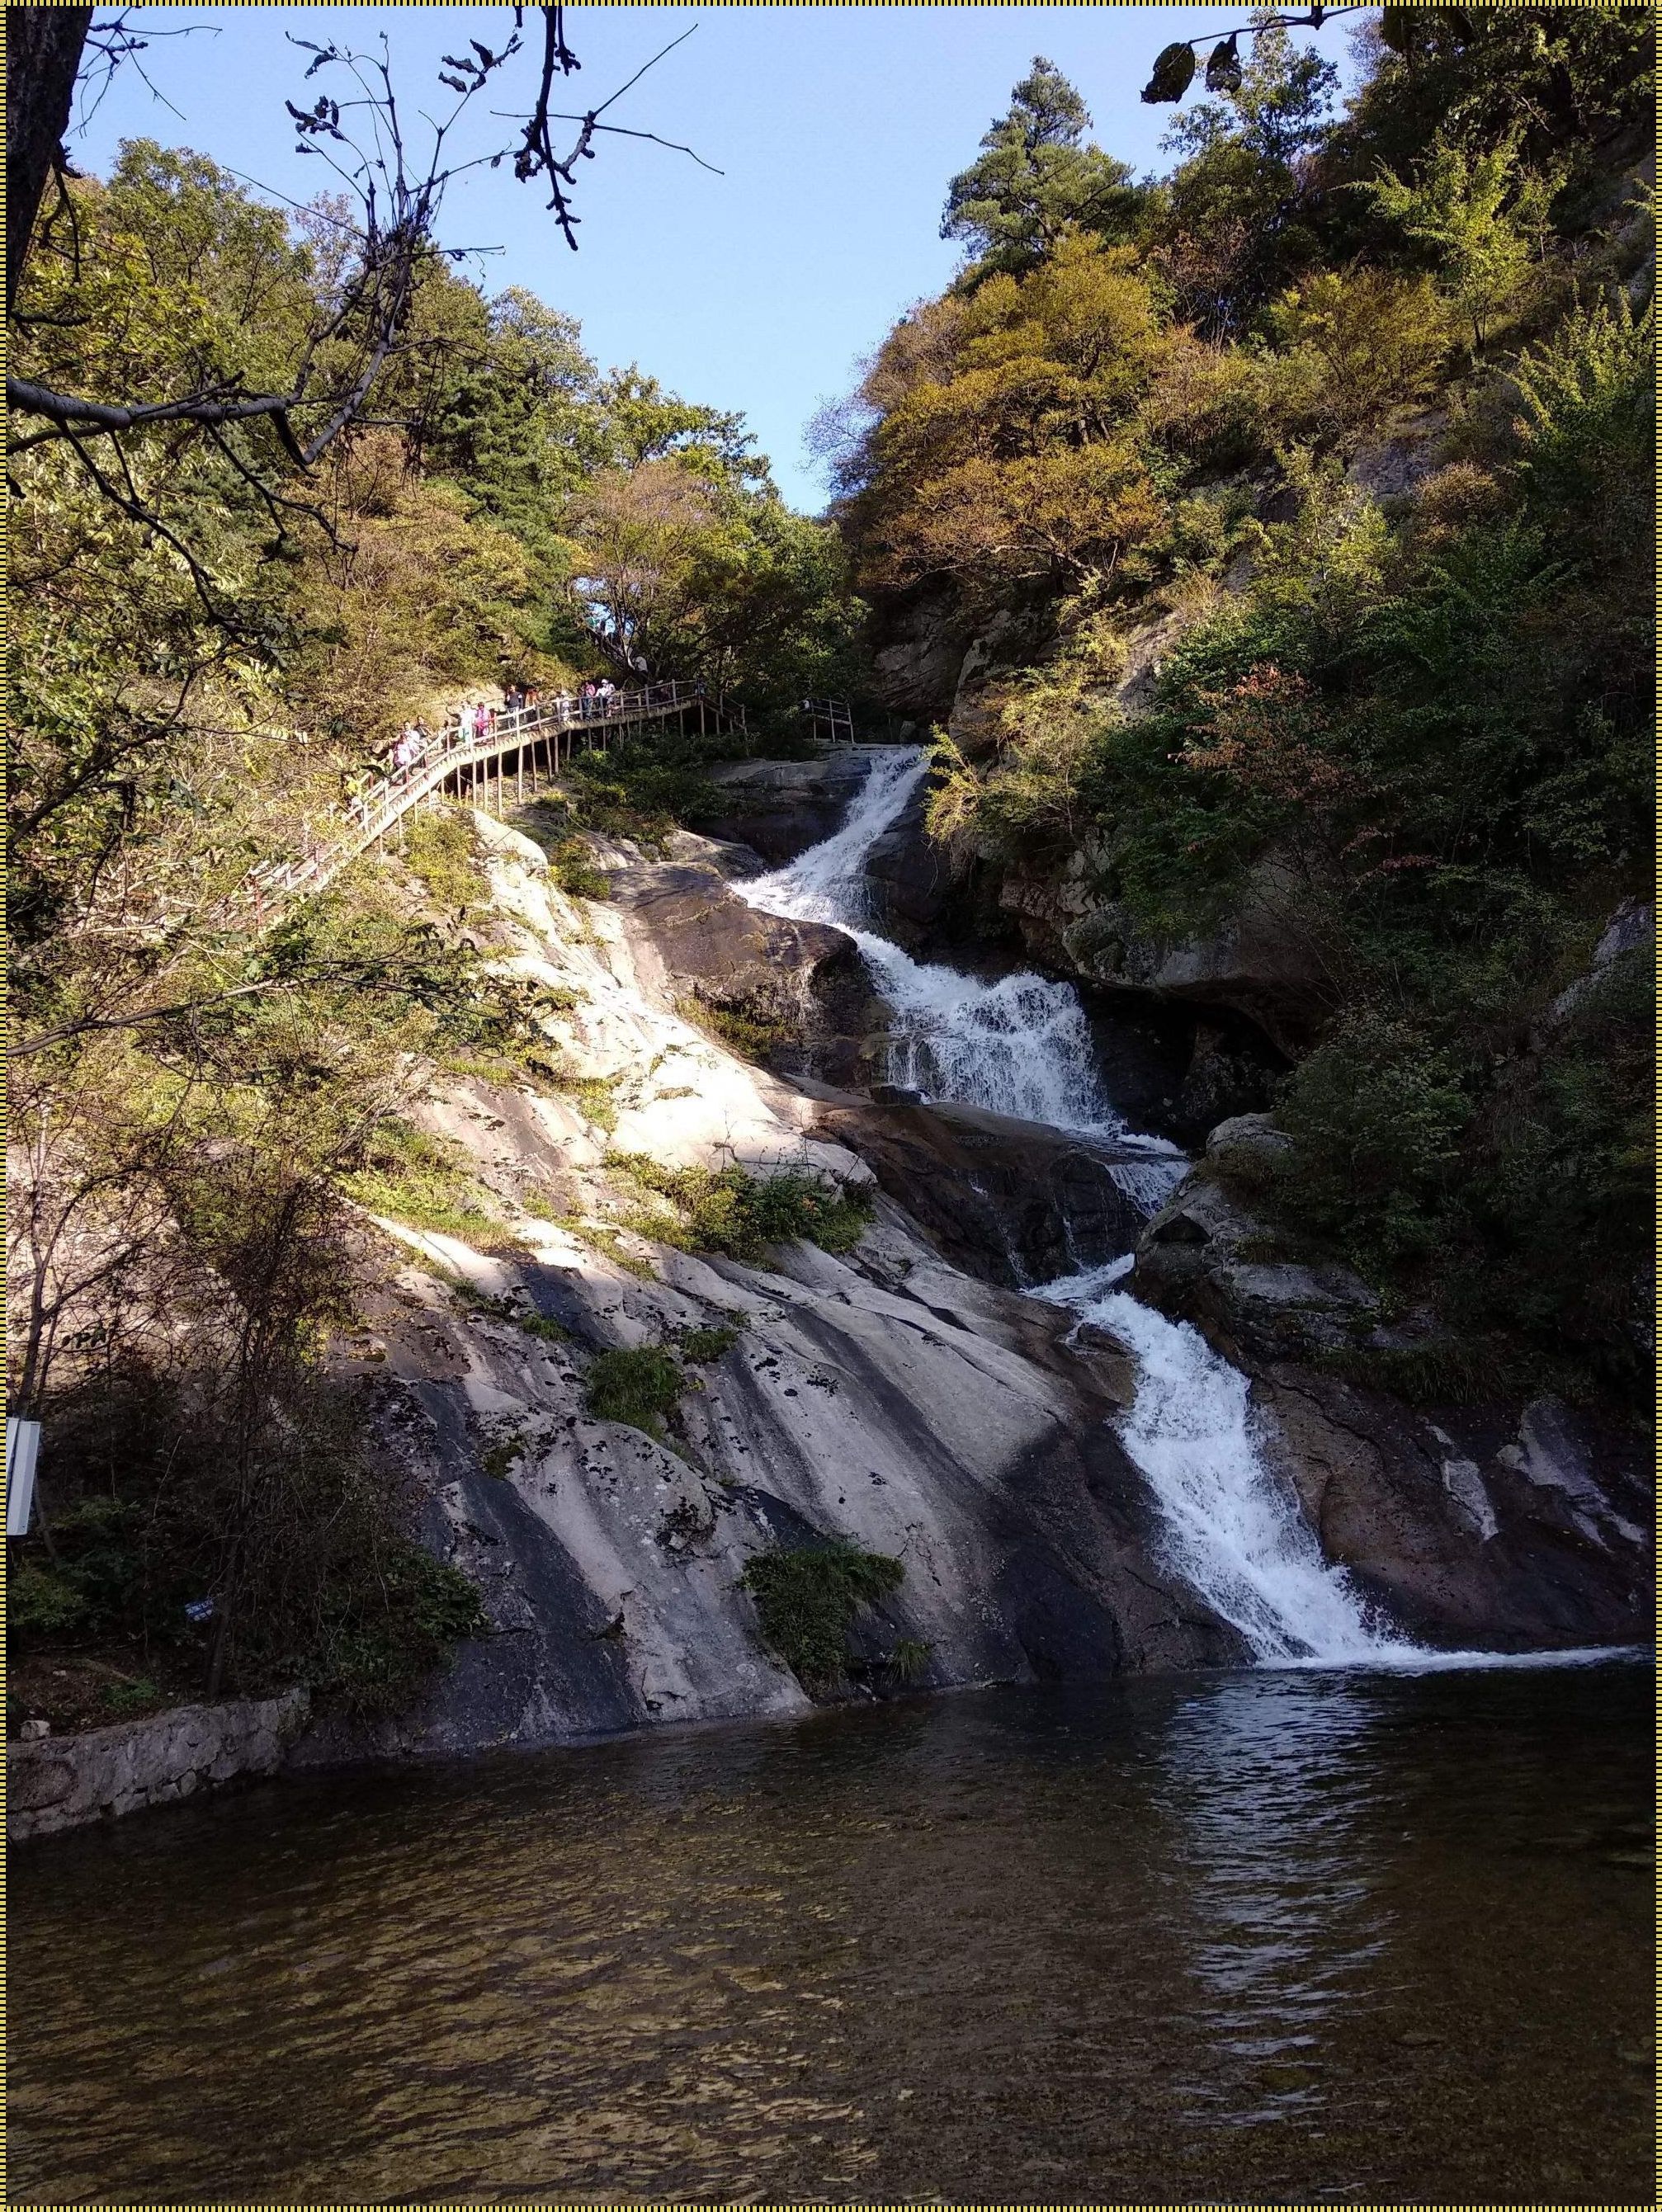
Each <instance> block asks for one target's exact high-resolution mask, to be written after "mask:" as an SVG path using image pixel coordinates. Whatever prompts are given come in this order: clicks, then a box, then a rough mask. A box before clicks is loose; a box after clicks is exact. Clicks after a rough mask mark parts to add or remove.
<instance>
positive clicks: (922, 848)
mask: <svg viewBox="0 0 1662 2212" xmlns="http://www.w3.org/2000/svg"><path fill="white" fill-rule="evenodd" d="M927 809H928V786H927V784H920V785H919V787H918V788H917V789H916V791H915V792H914V793H912V795H911V797H910V799H908V800H907V802H906V805H905V806H904V808H903V809H902V811H901V812H900V813H899V814H898V815H897V816H896V817H895V819H894V821H893V823H892V824H891V826H890V827H889V828H888V829H886V830H885V831H884V832H883V835H882V836H880V837H879V838H877V839H876V840H875V841H874V843H873V845H872V848H871V850H870V852H869V853H868V854H867V856H866V881H867V884H868V888H869V890H870V895H871V904H872V916H873V920H874V924H875V926H876V927H877V928H879V929H880V931H881V932H882V933H883V934H884V935H885V936H886V937H891V938H892V939H894V941H895V943H896V944H897V945H904V946H906V947H907V949H908V950H909V951H917V950H918V949H919V948H920V947H921V946H922V945H923V944H924V942H925V941H926V939H928V937H929V935H930V933H931V932H932V931H934V929H935V927H936V926H937V925H938V924H939V922H940V921H941V917H942V915H944V914H946V912H947V908H949V907H950V906H952V905H953V903H954V889H955V887H954V884H953V875H952V871H951V869H950V868H949V867H948V866H947V858H946V855H945V854H944V853H942V852H941V848H939V847H938V846H936V845H934V844H932V843H931V842H930V841H929V836H928V831H927V829H925V827H924V816H925V813H926V811H927Z"/></svg>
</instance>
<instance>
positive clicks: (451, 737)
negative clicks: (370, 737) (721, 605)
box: [247, 684, 745, 928]
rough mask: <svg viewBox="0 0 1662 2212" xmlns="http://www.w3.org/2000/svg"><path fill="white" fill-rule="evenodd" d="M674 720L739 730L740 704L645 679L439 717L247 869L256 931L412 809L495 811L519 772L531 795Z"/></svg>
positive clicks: (518, 782)
mask: <svg viewBox="0 0 1662 2212" xmlns="http://www.w3.org/2000/svg"><path fill="white" fill-rule="evenodd" d="M672 724H673V725H674V726H677V727H678V728H679V729H682V730H685V731H688V732H691V730H693V729H694V728H696V729H697V730H698V731H699V732H700V733H701V734H702V733H703V732H705V731H709V730H722V729H727V730H732V729H738V730H740V731H742V730H743V729H744V726H745V723H744V715H743V712H742V710H740V711H738V712H736V713H735V712H734V710H732V709H730V708H721V707H719V706H718V705H717V704H716V702H715V701H714V700H713V699H711V698H709V697H708V696H707V695H706V694H705V692H704V690H703V687H702V685H698V684H651V685H648V688H647V689H646V690H642V691H619V692H617V693H615V694H614V695H613V696H612V698H611V699H609V700H607V701H606V702H605V705H604V708H602V707H601V706H600V704H599V702H592V701H591V702H589V707H588V711H587V712H585V711H584V708H583V705H582V702H580V701H578V700H575V699H571V698H566V697H563V698H558V699H550V700H545V701H542V702H539V704H538V705H537V706H534V707H519V708H498V709H496V710H495V711H494V712H493V713H492V714H491V716H490V722H489V725H488V726H487V727H486V730H485V732H484V735H483V736H477V735H476V734H475V732H474V729H473V721H472V709H471V708H460V710H457V711H456V712H454V713H453V714H451V715H449V716H448V717H447V719H446V721H445V725H444V727H443V728H442V729H441V731H440V732H438V734H437V736H436V737H434V738H430V739H429V742H428V745H427V749H426V750H425V752H424V753H423V755H422V756H421V757H420V758H418V759H417V760H416V761H414V762H412V763H411V764H410V766H409V767H407V768H405V769H393V770H392V771H391V772H389V773H388V774H387V775H384V776H382V777H381V779H380V781H379V782H377V783H376V784H374V786H373V787H371V788H370V789H369V790H368V791H367V792H365V793H362V795H361V796H360V797H358V798H356V799H353V800H352V801H351V803H350V805H344V806H338V807H335V808H333V809H332V811H331V812H330V813H329V814H328V815H327V816H326V817H325V819H324V821H323V822H322V823H320V826H319V829H318V830H317V832H316V833H315V834H314V835H308V836H307V843H306V846H305V848H304V850H303V851H301V852H300V853H297V854H295V855H294V856H293V857H292V858H291V859H289V860H270V861H266V862H264V863H262V864H261V865H260V866H259V867H257V868H254V869H252V870H251V871H250V872H249V875H248V879H247V897H248V899H249V900H250V901H251V902H252V904H253V909H254V921H255V925H256V927H262V928H263V927H265V925H266V924H267V923H268V922H271V921H275V920H276V919H277V915H278V914H279V913H280V912H281V911H282V909H283V908H284V907H285V906H287V905H288V904H289V902H290V901H291V900H293V899H295V898H299V897H302V896H312V895H314V893H316V892H318V891H320V890H323V889H324V888H325V887H326V885H327V884H329V883H330V882H331V881H332V878H334V877H336V876H338V874H339V873H340V872H341V870H342V869H343V868H344V867H345V866H347V865H348V864H349V863H350V861H352V860H356V858H357V856H358V854H360V853H362V852H367V851H368V848H369V847H370V846H371V845H376V844H379V843H380V842H381V840H382V839H383V838H384V837H385V836H386V835H387V831H388V830H389V829H394V828H395V827H396V826H397V825H398V823H399V822H401V821H402V820H403V819H404V817H405V815H406V814H409V813H411V811H414V809H416V808H417V807H420V806H432V805H436V804H437V803H438V802H439V801H440V799H442V798H447V797H453V798H456V799H461V800H462V801H463V802H464V803H465V804H466V805H470V806H484V807H488V808H490V809H491V811H494V812H496V813H501V812H502V809H503V806H504V805H505V803H506V799H507V795H508V792H509V791H510V790H511V791H512V792H513V793H514V800H515V803H516V804H517V803H520V802H522V801H523V800H524V798H525V795H526V786H527V778H528V779H529V781H530V787H531V789H532V790H533V792H534V791H535V790H536V788H537V786H538V784H539V782H540V781H544V780H545V779H546V778H548V777H550V776H554V775H558V774H559V772H560V769H562V767H563V766H564V765H565V763H567V762H569V760H570V758H571V757H572V755H573V754H574V753H577V752H590V751H594V750H604V749H605V748H606V746H607V745H609V744H612V743H613V742H614V741H615V740H618V739H620V738H627V737H629V736H630V735H632V734H633V733H634V732H636V731H639V730H646V729H663V728H666V727H667V726H670V725H672Z"/></svg>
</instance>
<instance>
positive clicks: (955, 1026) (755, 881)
mask: <svg viewBox="0 0 1662 2212" xmlns="http://www.w3.org/2000/svg"><path fill="white" fill-rule="evenodd" d="M926 766H927V761H926V758H925V756H924V755H923V754H922V752H918V751H915V750H899V749H896V750H893V751H892V752H885V753H883V754H880V755H879V756H878V757H876V758H875V760H874V765H873V768H872V771H871V774H870V775H869V776H868V779H867V781H866V782H865V783H864V784H863V785H862V787H861V790H860V792H859V793H858V794H857V795H856V797H855V800H854V802H853V804H852V805H851V806H850V807H849V814H848V818H847V820H846V821H845V822H844V823H843V825H842V827H841V828H840V829H838V830H837V833H836V835H835V836H831V837H828V838H826V839H825V842H823V843H822V844H819V845H816V846H814V847H813V849H812V850H811V851H809V852H807V853H804V854H802V855H801V858H800V859H798V860H794V861H793V862H792V863H791V865H790V866H788V867H785V868H779V869H776V871H775V872H773V873H772V874H771V875H766V876H759V877H755V878H752V880H751V881H750V882H749V883H746V884H735V885H734V889H735V890H737V891H739V892H740V896H743V897H744V898H746V900H748V902H750V904H751V905H752V906H754V907H758V908H762V909H763V910H764V911H765V912H767V913H770V914H779V915H787V916H788V917H790V918H791V919H793V920H794V921H825V922H831V923H834V924H836V926H837V927H838V928H841V929H844V930H846V931H847V932H848V933H849V935H850V936H851V937H852V938H853V939H855V943H856V944H857V945H859V947H860V950H861V953H862V954H863V955H864V957H865V959H866V963H867V964H868V967H869V969H871V971H872V974H873V976H874V980H875V981H876V982H877V984H878V987H879V988H880V990H881V991H882V993H883V995H884V997H885V998H886V1000H888V1002H889V1004H890V1006H892V1008H893V1009H894V1013H895V1018H896V1022H897V1024H898V1037H897V1039H896V1041H895V1044H894V1046H893V1048H892V1059H891V1065H890V1073H891V1074H892V1076H893V1077H894V1079H896V1080H898V1081H900V1082H904V1083H911V1084H915V1085H916V1086H917V1088H919V1089H920V1090H923V1091H927V1092H928V1093H929V1094H930V1095H931V1096H933V1097H937V1098H942V1099H947V1100H952V1101H953V1102H955V1103H959V1104H965V1105H975V1106H985V1107H989V1108H990V1109H993V1110H994V1111H995V1112H997V1113H1001V1114H1012V1115H1019V1116H1020V1117H1021V1118H1023V1119H1025V1120H1027V1121H1046V1122H1049V1123H1050V1124H1051V1125H1052V1126H1054V1127H1058V1128H1062V1129H1066V1130H1069V1131H1075V1132H1077V1133H1081V1134H1085V1135H1094V1136H1098V1137H1102V1138H1111V1139H1113V1140H1114V1141H1115V1143H1116V1145H1117V1146H1120V1147H1123V1146H1127V1145H1130V1146H1135V1147H1136V1148H1137V1149H1138V1150H1139V1151H1145V1149H1146V1157H1145V1158H1141V1159H1139V1160H1136V1161H1133V1162H1129V1163H1125V1162H1122V1163H1119V1164H1116V1165H1115V1167H1114V1168H1113V1170H1112V1172H1113V1174H1114V1176H1115V1179H1116V1181H1117V1182H1119V1183H1120V1186H1121V1188H1123V1189H1124V1190H1125V1191H1126V1192H1127V1194H1129V1196H1130V1197H1131V1198H1132V1199H1133V1200H1134V1201H1135V1203H1137V1204H1138V1205H1140V1206H1142V1207H1143V1208H1144V1209H1145V1210H1146V1211H1148V1212H1153V1211H1154V1209H1155V1208H1156V1207H1157V1206H1160V1205H1161V1204H1162V1203H1163V1202H1164V1200H1165V1199H1166V1196H1167V1195H1168V1194H1169V1193H1170V1191H1171V1190H1172V1188H1173V1186H1174V1185H1175V1184H1176V1182H1178V1179H1179V1178H1180V1176H1182V1174H1183V1171H1184V1159H1183V1157H1182V1155H1181V1153H1179V1152H1178V1150H1177V1147H1176V1146H1172V1145H1168V1144H1167V1143H1166V1142H1165V1140H1164V1139H1161V1138H1158V1137H1147V1136H1140V1135H1137V1134H1136V1133H1134V1132H1132V1131H1130V1130H1129V1129H1127V1127H1125V1124H1124V1122H1123V1121H1122V1119H1121V1118H1120V1116H1119V1115H1117V1113H1116V1112H1115V1111H1114V1109H1113V1107H1112V1106H1111V1104H1110V1103H1109V1101H1108V1099H1107V1097H1106V1096H1105V1094H1104V1092H1103V1090H1102V1087H1101V1084H1100V1081H1099V1078H1098V1075H1097V1073H1096V1066H1095V1061H1094V1057H1093V1051H1092V1040H1091V1032H1090V1025H1089V1024H1088V1023H1087V1019H1086V1016H1085V1010H1084V1008H1083V1006H1081V1003H1080V1000H1079V996H1078V994H1077V993H1076V992H1075V990H1074V989H1073V988H1072V987H1071V986H1070V985H1068V984H1066V983H1053V982H1048V981H1046V980H1045V979H1044V977H1043V976H1041V975H1006V976H1003V977H1001V978H1000V979H999V980H997V981H994V982H990V983H989V982H983V981H980V980H979V979H978V978H977V977H976V976H973V975H959V973H958V972H957V971H956V970H955V969H951V968H944V967H938V966H933V965H927V964H925V963H922V962H919V961H916V960H913V959H911V958H910V957H909V956H908V955H907V954H906V953H904V952H903V951H901V950H900V949H899V947H898V945H892V944H890V942H889V941H888V939H886V938H883V937H880V936H878V935H876V934H875V933H874V931H872V930H871V929H870V928H869V927H868V924H869V922H870V921H871V919H872V908H871V896H870V891H869V888H868V883H867V879H866V860H867V857H868V854H869V853H870V851H871V848H872V847H873V845H874V843H875V842H876V841H877V839H878V838H879V837H880V836H882V834H883V832H884V831H885V830H886V829H888V828H889V827H890V825H891V824H892V823H893V822H894V821H895V820H896V819H897V818H898V816H899V814H900V813H901V811H902V810H903V809H904V806H905V805H906V802H907V800H908V799H910V797H911V795H912V793H913V792H914V791H916V788H917V786H918V783H919V781H920V780H921V779H922V775H923V773H924V770H925V768H926ZM1131 1265H1132V1261H1131V1257H1130V1255H1129V1254H1127V1255H1124V1256H1123V1257H1122V1258H1120V1259H1117V1260H1111V1261H1108V1262H1107V1263H1106V1264H1105V1266H1102V1267H1087V1268H1085V1269H1082V1270H1081V1272H1080V1273H1076V1274H1073V1275H1067V1276H1063V1277H1062V1278H1060V1279H1057V1280H1056V1281H1055V1282H1051V1283H1046V1284H1044V1285H1039V1286H1038V1287H1037V1288H1035V1289H1033V1290H1032V1291H1030V1292H1029V1293H1028V1295H1029V1296H1030V1297H1040V1298H1044V1299H1047V1300H1048V1301H1049V1302H1050V1304H1053V1305H1059V1306H1064V1307H1067V1308H1068V1309H1069V1310H1072V1311H1073V1312H1074V1313H1075V1314H1077V1315H1078V1316H1079V1318H1080V1320H1081V1321H1093V1322H1099V1323H1100V1324H1102V1325H1103V1326H1104V1327H1105V1328H1109V1329H1111V1331H1112V1333H1113V1334H1115V1335H1116V1336H1117V1337H1118V1338H1119V1339H1120V1340H1122V1341H1123V1343H1125V1344H1127V1345H1129V1346H1130V1348H1131V1350H1132V1351H1133V1352H1135V1355H1136V1358H1137V1388H1136V1396H1135V1401H1134V1402H1133V1405H1132V1407H1131V1410H1130V1412H1129V1414H1128V1415H1127V1416H1126V1419H1125V1420H1124V1422H1123V1425H1122V1429H1121V1436H1122V1439H1123V1443H1124V1445H1125V1449H1126V1451H1127V1453H1128V1454H1129V1456H1130V1458H1131V1460H1132V1461H1133V1462H1134V1463H1135V1466H1136V1467H1137V1468H1138V1469H1139V1471H1140V1472H1141V1474H1142V1475H1143V1476H1144V1478H1145V1479H1146V1480H1147V1481H1148V1486H1149V1489H1150V1491H1151V1492H1152V1494H1153V1496H1154V1502H1155V1504H1156V1506H1157V1508H1158V1510H1159V1512H1160V1519H1161V1522H1162V1525H1163V1527H1164V1529H1165V1532H1166V1546H1167V1556H1168V1561H1169V1564H1170V1565H1171V1567H1172V1571H1174V1572H1175V1573H1177V1574H1178V1575H1179V1576H1181V1577H1182V1578H1183V1579H1184V1581H1186V1582H1187V1583H1190V1585H1191V1586H1192V1587H1193V1588H1194V1589H1195V1590H1196V1593H1197V1594H1198V1595H1200V1596H1202V1598H1204V1599H1205V1601H1206V1602H1207V1603H1208V1605H1209V1606H1210V1607H1212V1608H1213V1610H1214V1611H1215V1613H1219V1614H1220V1615H1221V1617H1222V1618H1223V1619H1224V1620H1227V1621H1229V1622H1230V1623H1231V1624H1232V1625H1233V1626H1234V1627H1236V1628H1238V1629H1239V1631H1240V1633H1241V1635H1242V1636H1243V1637H1244V1638H1245V1641H1246V1644H1247V1645H1248V1648H1249V1649H1250V1650H1251V1652H1252V1654H1253V1656H1255V1657H1256V1658H1257V1661H1258V1662H1259V1663H1260V1664H1261V1665H1268V1666H1283V1667H1285V1666H1312V1667H1356V1666H1363V1667H1391V1668H1415V1669H1420V1668H1446V1667H1475V1666H1540V1665H1563V1664H1565V1663H1567V1662H1568V1663H1575V1662H1597V1661H1599V1660H1603V1659H1607V1658H1609V1657H1610V1656H1611V1654H1610V1650H1608V1649H1597V1650H1585V1651H1560V1652H1531V1653H1527V1654H1501V1653H1491V1652H1478V1651H1428V1650H1425V1649H1424V1648H1423V1647H1422V1646H1420V1645H1417V1644H1411V1643H1409V1641H1408V1640H1407V1639H1406V1638H1403V1637H1401V1636H1399V1635H1397V1634H1395V1633H1393V1632H1392V1631H1391V1628H1390V1626H1389V1625H1388V1624H1386V1623H1385V1622H1383V1621H1380V1620H1377V1619H1375V1618H1374V1616H1373V1613H1372V1612H1371V1611H1370V1608H1369V1607H1367V1605H1366V1604H1365V1602H1364V1601H1363V1600H1362V1599H1361V1595H1359V1593H1358V1592H1357V1590H1356V1589H1355V1587H1354V1585H1353V1584H1352V1583H1351V1581H1350V1578H1349V1577H1348V1575H1347V1574H1346V1573H1345V1571H1344V1570H1343V1569H1342V1568H1340V1567H1335V1566H1331V1565H1329V1564H1328V1562H1327V1561H1326V1560H1325V1559H1324V1558H1323V1556H1322V1552H1321V1547H1320V1546H1319V1545H1318V1542H1317V1541H1316V1538H1315V1536H1314V1535H1313V1534H1312V1531H1311V1529H1310V1528H1309V1526H1308V1524H1307V1523H1306V1521H1305V1519H1304V1516H1303V1514H1302V1512H1301V1511H1300V1507H1299V1502H1298V1499H1297V1498H1295V1497H1294V1495H1293V1493H1292V1492H1291V1490H1290V1489H1289V1488H1288V1486H1286V1485H1285V1484H1283V1483H1282V1482H1281V1481H1280V1480H1278V1479H1277V1477H1276V1476H1275V1473H1274V1471H1273V1470H1272V1469H1271V1468H1269V1465H1268V1464H1267V1463H1266V1462H1265V1459H1264V1456H1263V1451H1262V1450H1261V1449H1260V1447H1259V1444H1258V1442H1257V1437H1255V1436H1254V1434H1253V1430H1252V1421H1251V1407H1250V1401H1249V1395H1248V1386H1247V1380H1246V1377H1245V1376H1244V1375H1243V1374H1241V1373H1240V1371H1239V1369H1237V1368H1234V1367H1232V1366H1231V1365H1230V1364H1229V1362H1228V1361H1227V1359H1224V1358H1221V1357H1220V1356H1219V1355H1218V1354H1217V1353H1216V1352H1214V1351H1213V1350H1212V1349H1211V1347H1210V1346H1208V1344H1207V1342H1206V1340H1205V1339H1204V1338H1203V1337H1202V1336H1201V1334H1199V1332H1198V1331H1197V1330H1196V1329H1193V1328H1190V1327H1188V1326H1187V1324H1186V1323H1184V1322H1172V1321H1167V1320H1166V1317H1165V1316H1164V1315H1162V1314H1158V1313H1156V1312H1154V1310H1153V1309H1152V1308H1151V1307H1148V1306H1145V1305H1143V1304H1141V1303H1140V1302H1139V1301H1138V1300H1137V1299H1135V1298H1134V1297H1130V1296H1129V1294H1128V1293H1126V1292H1125V1291H1120V1290H1117V1288H1116V1287H1115V1285H1117V1283H1119V1282H1120V1281H1121V1280H1122V1279H1123V1277H1124V1276H1126V1275H1127V1274H1129V1273H1130V1270H1131Z"/></svg>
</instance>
